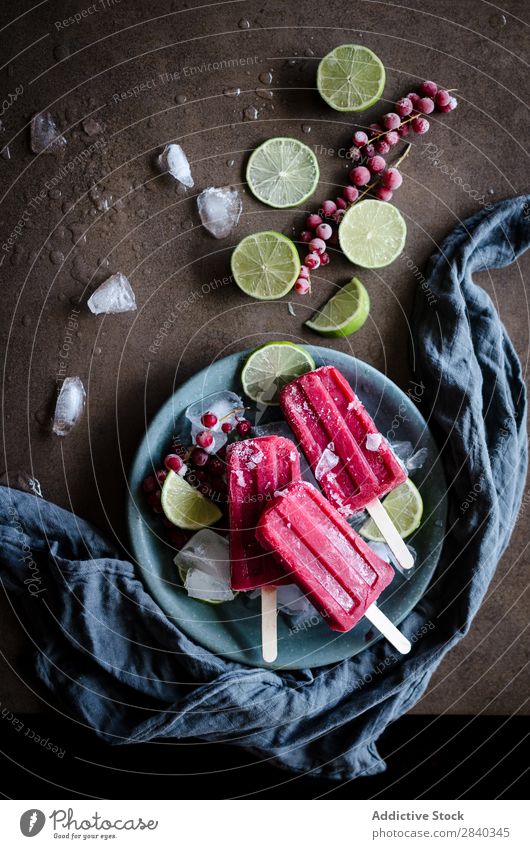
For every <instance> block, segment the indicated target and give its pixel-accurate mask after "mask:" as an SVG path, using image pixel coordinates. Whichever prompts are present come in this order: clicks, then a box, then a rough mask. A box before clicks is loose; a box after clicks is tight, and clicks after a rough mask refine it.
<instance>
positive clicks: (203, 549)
mask: <svg viewBox="0 0 530 849" xmlns="http://www.w3.org/2000/svg"><path fill="white" fill-rule="evenodd" d="M174 563H175V564H176V565H177V566H178V567H179V568H180V569H182V570H183V571H184V572H186V571H187V570H188V569H191V567H192V566H193V567H195V568H196V569H201V570H202V571H203V572H206V573H207V574H208V575H211V577H212V578H215V579H216V580H217V581H224V582H225V583H226V582H227V581H228V582H230V552H229V547H228V540H227V539H226V538H225V537H223V536H221V534H218V533H216V532H215V531H212V530H211V529H210V528H203V529H202V530H200V531H197V533H196V534H193V536H192V537H191V538H190V539H189V540H188V542H187V543H186V545H184V546H182V548H181V549H180V551H179V552H177V554H176V555H175V558H174Z"/></svg>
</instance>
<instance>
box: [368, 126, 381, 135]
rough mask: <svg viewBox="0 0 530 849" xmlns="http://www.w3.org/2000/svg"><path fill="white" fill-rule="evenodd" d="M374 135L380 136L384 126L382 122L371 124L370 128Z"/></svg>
mask: <svg viewBox="0 0 530 849" xmlns="http://www.w3.org/2000/svg"><path fill="white" fill-rule="evenodd" d="M368 129H369V130H370V133H371V135H372V136H378V135H379V133H382V132H383V127H382V126H381V124H370V126H369V128H368Z"/></svg>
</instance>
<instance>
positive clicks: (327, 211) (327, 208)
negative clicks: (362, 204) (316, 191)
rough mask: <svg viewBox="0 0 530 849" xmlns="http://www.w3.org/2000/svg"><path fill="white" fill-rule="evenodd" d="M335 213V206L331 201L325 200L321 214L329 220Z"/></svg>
mask: <svg viewBox="0 0 530 849" xmlns="http://www.w3.org/2000/svg"><path fill="white" fill-rule="evenodd" d="M336 211H337V206H336V204H335V203H334V202H333V201H332V200H325V201H324V203H323V204H322V212H323V213H324V215H325V216H326V217H328V218H330V217H331V216H332V215H333V213H334V212H336Z"/></svg>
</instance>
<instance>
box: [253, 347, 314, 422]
mask: <svg viewBox="0 0 530 849" xmlns="http://www.w3.org/2000/svg"><path fill="white" fill-rule="evenodd" d="M314 368H315V361H314V359H313V357H312V356H311V354H308V352H307V351H306V350H305V349H304V348H301V347H300V346H299V345H293V343H292V342H268V343H267V344H266V345H262V347H261V348H256V350H255V351H253V352H252V354H251V355H250V356H249V358H248V360H247V361H246V363H245V365H244V366H243V371H242V372H241V382H242V384H243V389H244V391H245V394H246V395H248V397H249V398H251V399H252V400H253V401H256V402H258V403H260V404H268V405H271V406H272V405H277V404H278V396H279V394H280V391H281V390H282V389H283V387H284V386H285V385H286V384H287V383H290V382H291V380H294V379H295V377H299V376H300V375H301V374H305V373H306V372H307V371H313V369H314Z"/></svg>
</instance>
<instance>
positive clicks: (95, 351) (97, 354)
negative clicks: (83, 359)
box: [94, 348, 101, 357]
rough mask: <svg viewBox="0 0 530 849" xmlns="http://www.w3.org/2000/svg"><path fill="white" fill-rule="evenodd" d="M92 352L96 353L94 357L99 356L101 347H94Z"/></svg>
mask: <svg viewBox="0 0 530 849" xmlns="http://www.w3.org/2000/svg"><path fill="white" fill-rule="evenodd" d="M94 354H95V355H96V357H99V355H100V354H101V348H94Z"/></svg>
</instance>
